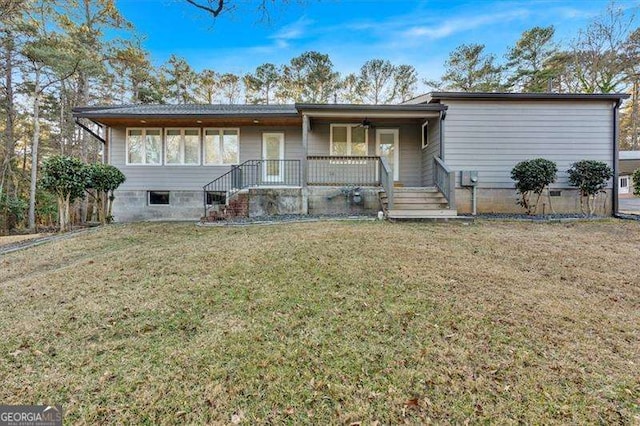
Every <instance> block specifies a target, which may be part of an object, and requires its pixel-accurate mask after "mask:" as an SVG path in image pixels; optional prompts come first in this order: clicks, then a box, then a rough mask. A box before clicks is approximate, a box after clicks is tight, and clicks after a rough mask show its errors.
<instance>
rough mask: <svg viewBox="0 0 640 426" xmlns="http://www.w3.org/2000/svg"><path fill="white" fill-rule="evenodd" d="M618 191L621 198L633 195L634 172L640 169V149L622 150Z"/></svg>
mask: <svg viewBox="0 0 640 426" xmlns="http://www.w3.org/2000/svg"><path fill="white" fill-rule="evenodd" d="M618 169H619V171H618V193H619V194H620V198H632V197H633V189H634V188H633V179H632V178H631V177H632V175H633V172H635V171H636V170H638V169H640V151H620V157H619V163H618Z"/></svg>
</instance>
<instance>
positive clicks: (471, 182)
mask: <svg viewBox="0 0 640 426" xmlns="http://www.w3.org/2000/svg"><path fill="white" fill-rule="evenodd" d="M460 184H461V185H462V186H477V185H478V172H477V171H476V170H463V171H462V172H461V177H460Z"/></svg>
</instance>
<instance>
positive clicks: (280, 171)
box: [202, 160, 302, 216]
mask: <svg viewBox="0 0 640 426" xmlns="http://www.w3.org/2000/svg"><path fill="white" fill-rule="evenodd" d="M301 182H302V169H301V168H300V160H247V161H245V162H244V163H241V164H238V165H235V166H231V169H230V170H229V171H228V172H226V173H224V174H223V175H221V176H219V177H218V178H216V179H214V180H212V181H211V182H209V183H207V184H206V185H204V186H203V187H202V190H203V192H204V194H203V198H204V200H203V202H204V215H205V216H206V215H207V211H208V207H207V206H208V205H209V203H207V195H208V194H210V193H213V194H217V195H220V196H221V197H223V198H224V202H225V204H228V202H229V200H230V198H231V197H232V196H233V195H235V194H236V193H238V192H240V191H241V190H243V189H246V188H251V187H261V186H262V187H264V186H274V185H277V186H300V185H301Z"/></svg>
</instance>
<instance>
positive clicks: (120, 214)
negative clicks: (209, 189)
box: [113, 190, 204, 222]
mask: <svg viewBox="0 0 640 426" xmlns="http://www.w3.org/2000/svg"><path fill="white" fill-rule="evenodd" d="M114 195H115V197H116V198H115V200H114V202H113V218H114V221H115V222H139V221H147V220H199V219H200V217H201V216H202V214H203V212H204V210H203V194H202V191H170V192H169V204H167V205H150V204H149V202H148V191H145V190H137V191H131V190H126V191H116V192H115V194H114Z"/></svg>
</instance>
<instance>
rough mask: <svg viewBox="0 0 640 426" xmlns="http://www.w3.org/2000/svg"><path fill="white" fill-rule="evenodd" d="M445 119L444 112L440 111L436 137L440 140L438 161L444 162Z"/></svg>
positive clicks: (445, 114) (445, 113)
mask: <svg viewBox="0 0 640 426" xmlns="http://www.w3.org/2000/svg"><path fill="white" fill-rule="evenodd" d="M446 117H447V112H446V111H440V126H439V128H438V133H439V134H438V137H439V139H440V159H441V160H442V161H444V119H445V118H446Z"/></svg>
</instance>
